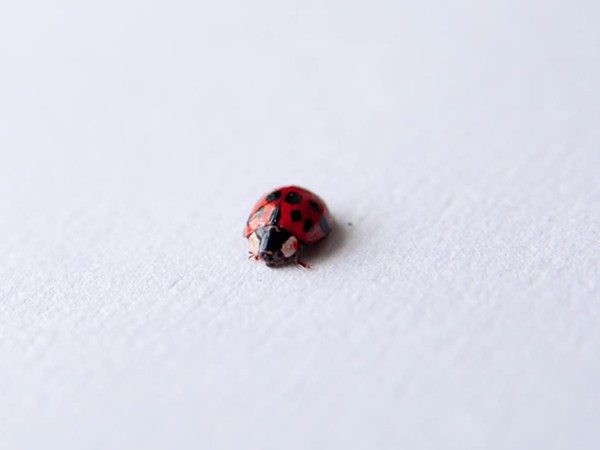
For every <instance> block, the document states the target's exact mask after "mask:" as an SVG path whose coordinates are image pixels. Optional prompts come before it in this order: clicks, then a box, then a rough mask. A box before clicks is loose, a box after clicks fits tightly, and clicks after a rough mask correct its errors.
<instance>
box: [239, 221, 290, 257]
mask: <svg viewBox="0 0 600 450" xmlns="http://www.w3.org/2000/svg"><path fill="white" fill-rule="evenodd" d="M248 243H249V244H250V253H251V254H252V255H254V257H255V258H257V259H259V260H262V261H264V262H265V263H266V264H267V266H269V267H273V266H277V265H279V264H282V263H284V262H286V261H287V260H289V259H290V258H293V257H294V256H295V255H296V252H297V251H298V246H299V245H298V239H296V237H295V236H293V235H292V234H291V233H290V232H289V231H287V230H284V229H283V228H279V227H277V226H275V225H269V226H266V227H262V228H259V229H258V230H256V231H255V232H254V233H252V234H251V235H250V236H249V237H248Z"/></svg>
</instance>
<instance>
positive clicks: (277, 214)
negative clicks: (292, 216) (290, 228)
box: [269, 208, 281, 225]
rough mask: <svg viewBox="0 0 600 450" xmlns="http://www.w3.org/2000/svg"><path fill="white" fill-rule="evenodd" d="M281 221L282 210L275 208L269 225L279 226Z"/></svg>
mask: <svg viewBox="0 0 600 450" xmlns="http://www.w3.org/2000/svg"><path fill="white" fill-rule="evenodd" d="M279 219H281V209H279V208H274V209H273V212H272V213H271V217H270V218H269V223H270V224H272V225H277V224H278V223H279Z"/></svg>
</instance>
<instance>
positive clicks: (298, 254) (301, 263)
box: [296, 252, 311, 269]
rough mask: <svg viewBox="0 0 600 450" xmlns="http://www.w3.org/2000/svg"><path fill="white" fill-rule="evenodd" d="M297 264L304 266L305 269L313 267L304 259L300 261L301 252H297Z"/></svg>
mask: <svg viewBox="0 0 600 450" xmlns="http://www.w3.org/2000/svg"><path fill="white" fill-rule="evenodd" d="M296 264H298V265H299V266H301V267H303V268H304V269H310V268H311V267H310V266H309V265H308V264H306V263H305V262H304V261H300V252H296Z"/></svg>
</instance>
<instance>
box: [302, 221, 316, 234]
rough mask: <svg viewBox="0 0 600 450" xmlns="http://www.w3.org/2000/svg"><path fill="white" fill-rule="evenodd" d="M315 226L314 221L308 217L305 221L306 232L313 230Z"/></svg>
mask: <svg viewBox="0 0 600 450" xmlns="http://www.w3.org/2000/svg"><path fill="white" fill-rule="evenodd" d="M314 226H315V224H314V222H313V221H312V220H310V219H306V220H305V221H304V231H305V232H309V231H312V229H313V228H314Z"/></svg>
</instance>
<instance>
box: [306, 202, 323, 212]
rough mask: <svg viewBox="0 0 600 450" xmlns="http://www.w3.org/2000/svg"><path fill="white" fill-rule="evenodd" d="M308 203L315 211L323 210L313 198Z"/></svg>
mask: <svg viewBox="0 0 600 450" xmlns="http://www.w3.org/2000/svg"><path fill="white" fill-rule="evenodd" d="M308 204H309V206H310V207H311V208H312V209H313V211H315V212H321V207H320V206H319V204H318V203H317V202H315V201H314V200H311V201H310V202H308Z"/></svg>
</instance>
